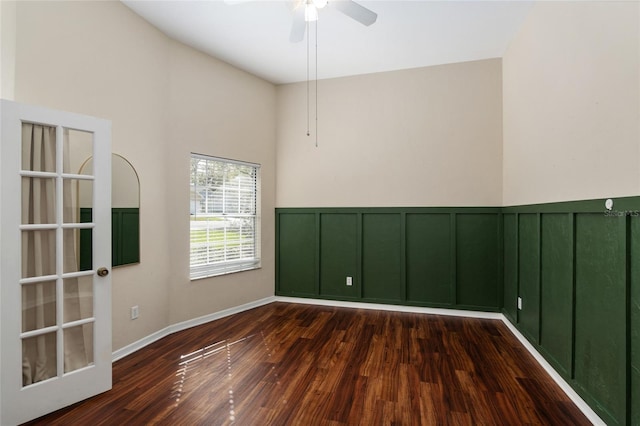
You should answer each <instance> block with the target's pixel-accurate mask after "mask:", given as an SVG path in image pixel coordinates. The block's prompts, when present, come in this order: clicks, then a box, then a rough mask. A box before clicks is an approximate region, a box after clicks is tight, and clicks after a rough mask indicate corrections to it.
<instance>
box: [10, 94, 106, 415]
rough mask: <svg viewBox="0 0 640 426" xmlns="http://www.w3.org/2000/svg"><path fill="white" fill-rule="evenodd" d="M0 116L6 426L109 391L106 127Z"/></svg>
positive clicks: (64, 116)
mask: <svg viewBox="0 0 640 426" xmlns="http://www.w3.org/2000/svg"><path fill="white" fill-rule="evenodd" d="M0 116H1V120H0V135H1V139H0V185H1V189H2V191H1V193H0V197H1V207H0V225H1V227H0V249H1V260H0V314H1V325H0V335H1V336H0V374H1V377H2V379H1V385H0V424H1V425H2V426H7V425H14V424H19V423H22V422H25V421H28V420H31V419H34V418H36V417H39V416H42V415H44V414H46V413H49V412H52V411H55V410H57V409H59V408H62V407H65V406H67V405H70V404H73V403H75V402H77V401H80V400H83V399H85V398H88V397H90V396H93V395H95V394H97V393H100V392H104V391H106V390H108V389H110V388H111V277H110V275H109V271H110V269H111V123H110V122H109V121H107V120H102V119H97V118H94V117H88V116H83V115H78V114H72V113H67V112H62V111H55V110H51V109H46V108H40V107H34V106H30V105H24V104H19V103H16V102H10V101H4V100H0ZM90 157H93V164H94V167H93V170H92V172H91V174H83V173H82V172H81V170H82V168H81V166H82V163H83V162H84V161H86V160H87V159H88V158H90Z"/></svg>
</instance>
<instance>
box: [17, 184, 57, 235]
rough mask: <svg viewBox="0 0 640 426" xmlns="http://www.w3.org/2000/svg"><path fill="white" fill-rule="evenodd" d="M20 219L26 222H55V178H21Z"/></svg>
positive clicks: (24, 223)
mask: <svg viewBox="0 0 640 426" xmlns="http://www.w3.org/2000/svg"><path fill="white" fill-rule="evenodd" d="M21 216H22V219H21V223H22V224H23V225H27V224H45V223H48V224H54V223H56V180H55V179H52V178H51V179H50V178H35V177H23V178H22V214H21Z"/></svg>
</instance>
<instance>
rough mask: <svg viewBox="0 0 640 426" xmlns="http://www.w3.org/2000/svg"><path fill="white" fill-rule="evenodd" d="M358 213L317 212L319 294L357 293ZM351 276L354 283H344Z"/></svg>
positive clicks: (353, 296)
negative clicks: (318, 215)
mask: <svg viewBox="0 0 640 426" xmlns="http://www.w3.org/2000/svg"><path fill="white" fill-rule="evenodd" d="M357 223H358V217H357V215H356V214H322V215H320V241H321V245H320V258H321V259H322V262H321V263H320V294H322V295H323V296H335V297H339V298H347V297H348V298H357V297H359V295H360V293H359V288H360V286H359V285H358V274H357V272H358V244H357V242H358V239H357V232H358V227H357ZM347 277H352V279H353V285H352V286H347V285H346V278H347Z"/></svg>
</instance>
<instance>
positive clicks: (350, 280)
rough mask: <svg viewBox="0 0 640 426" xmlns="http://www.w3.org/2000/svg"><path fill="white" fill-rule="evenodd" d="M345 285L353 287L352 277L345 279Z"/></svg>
mask: <svg viewBox="0 0 640 426" xmlns="http://www.w3.org/2000/svg"><path fill="white" fill-rule="evenodd" d="M347 285H349V286H351V285H353V278H352V277H347Z"/></svg>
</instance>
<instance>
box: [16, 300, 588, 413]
mask: <svg viewBox="0 0 640 426" xmlns="http://www.w3.org/2000/svg"><path fill="white" fill-rule="evenodd" d="M28 424H30V425H146V424H158V425H226V424H237V425H335V426H337V425H509V426H512V425H589V424H591V423H590V422H589V421H588V420H587V419H586V418H585V417H584V416H583V414H582V413H581V412H580V411H579V410H578V408H577V407H576V406H575V405H574V404H573V403H572V402H571V401H570V400H569V399H568V398H567V397H566V395H565V394H564V393H563V392H562V390H561V389H560V388H559V387H558V386H557V385H556V384H555V383H554V382H553V381H552V380H551V379H550V378H549V377H548V375H547V374H546V373H545V372H544V370H543V369H542V368H541V367H540V366H539V365H538V364H537V363H536V361H535V360H534V359H533V357H532V356H531V355H530V354H529V353H528V352H527V351H526V349H525V348H524V347H523V346H522V345H521V344H520V343H519V342H518V341H517V339H516V338H515V337H514V336H513V335H512V334H511V333H510V331H509V330H508V329H507V327H506V326H505V325H504V324H503V323H502V322H500V321H498V320H483V319H470V318H456V317H445V316H435V315H424V314H410V313H398V312H386V311H372V310H360V309H347V308H332V307H321V306H312V305H298V304H288V303H272V304H269V305H266V306H262V307H259V308H256V309H252V310H250V311H246V312H243V313H240V314H236V315H233V316H230V317H227V318H223V319H220V320H217V321H214V322H211V323H208V324H205V325H202V326H198V327H194V328H191V329H189V330H186V331H182V332H179V333H175V334H172V335H170V336H168V337H166V338H164V339H162V340H159V341H157V342H155V343H153V344H151V345H149V346H147V347H145V348H144V349H142V350H140V351H138V352H136V353H134V354H132V355H130V356H128V357H126V358H124V359H122V360H120V361H118V362H116V363H114V365H113V389H112V390H111V391H109V392H106V393H104V394H102V395H98V396H96V397H94V398H91V399H88V400H86V401H84V402H82V403H79V404H76V405H73V406H71V407H68V408H65V409H62V410H60V411H57V412H55V413H53V414H50V415H47V416H45V417H42V418H40V419H37V420H35V421H33V422H30V423H28Z"/></svg>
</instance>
